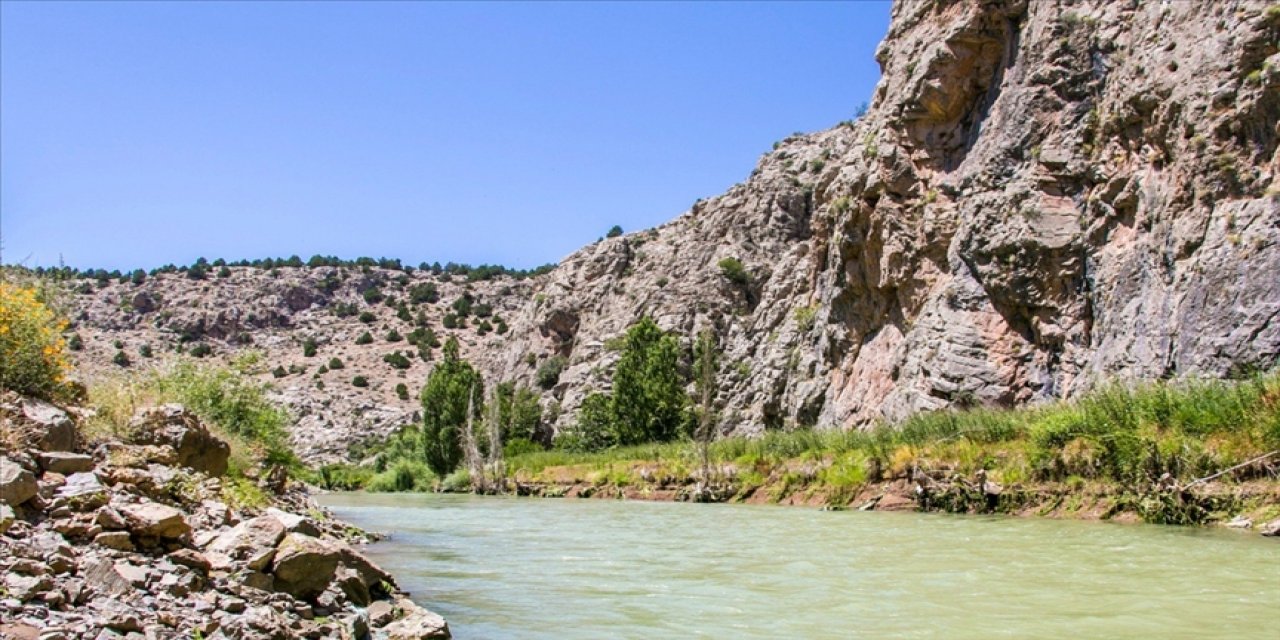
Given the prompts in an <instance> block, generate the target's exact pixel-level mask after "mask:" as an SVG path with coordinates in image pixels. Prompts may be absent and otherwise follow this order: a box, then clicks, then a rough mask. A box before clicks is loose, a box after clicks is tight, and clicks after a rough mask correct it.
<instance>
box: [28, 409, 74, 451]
mask: <svg viewBox="0 0 1280 640" xmlns="http://www.w3.org/2000/svg"><path fill="white" fill-rule="evenodd" d="M22 416H23V417H24V418H26V420H27V425H26V432H27V438H26V440H27V441H28V442H29V443H30V444H32V445H33V446H35V447H37V448H39V449H40V450H41V451H71V450H73V449H75V448H76V425H75V422H73V421H72V420H71V416H69V415H67V412H66V411H63V410H62V409H59V408H58V407H55V406H53V405H51V404H49V403H48V402H44V401H43V400H36V399H34V398H24V399H23V400H22Z"/></svg>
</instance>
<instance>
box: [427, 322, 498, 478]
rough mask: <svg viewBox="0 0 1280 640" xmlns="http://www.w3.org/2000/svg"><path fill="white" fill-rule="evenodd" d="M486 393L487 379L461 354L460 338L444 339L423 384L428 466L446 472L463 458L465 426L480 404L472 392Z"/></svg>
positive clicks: (445, 473)
mask: <svg viewBox="0 0 1280 640" xmlns="http://www.w3.org/2000/svg"><path fill="white" fill-rule="evenodd" d="M472 393H474V394H476V396H477V397H481V398H483V397H484V381H483V380H482V379H481V378H480V374H479V373H478V372H477V371H476V370H475V368H474V367H472V366H471V363H469V362H467V361H466V360H463V359H462V358H461V357H460V356H459V355H458V341H457V339H455V338H452V337H451V338H449V339H448V340H447V341H446V342H445V343H444V349H443V358H442V359H441V360H440V362H439V364H437V365H436V367H435V368H434V369H432V370H431V375H430V376H428V377H427V384H426V386H424V387H423V388H422V396H421V397H422V450H423V454H424V456H425V457H426V461H427V466H428V467H430V468H431V471H432V472H434V473H435V474H436V475H438V476H441V477H443V476H445V475H448V474H449V473H450V472H452V471H453V470H454V469H456V468H457V466H458V463H459V462H461V461H462V442H461V435H462V428H463V427H464V426H465V425H466V423H467V415H468V412H469V411H470V412H471V413H472V414H473V415H472V417H475V416H477V415H479V412H480V407H478V406H475V403H473V402H472V401H471V399H470V396H471V394H472Z"/></svg>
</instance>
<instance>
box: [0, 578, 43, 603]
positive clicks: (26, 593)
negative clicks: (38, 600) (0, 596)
mask: <svg viewBox="0 0 1280 640" xmlns="http://www.w3.org/2000/svg"><path fill="white" fill-rule="evenodd" d="M4 586H5V591H6V592H7V593H8V594H9V596H11V597H14V598H17V599H18V600H21V601H22V602H26V601H28V600H31V599H33V598H35V597H36V594H38V593H40V592H42V591H45V590H47V589H50V588H52V587H53V581H52V580H50V579H49V577H48V576H45V575H38V576H27V575H21V574H18V573H9V574H6V575H5V576H4Z"/></svg>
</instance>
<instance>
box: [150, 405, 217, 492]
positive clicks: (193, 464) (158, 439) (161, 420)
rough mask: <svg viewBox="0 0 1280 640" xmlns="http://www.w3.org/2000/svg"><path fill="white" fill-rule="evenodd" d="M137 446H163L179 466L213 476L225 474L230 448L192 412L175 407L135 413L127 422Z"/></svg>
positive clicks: (164, 406) (156, 408) (161, 407)
mask: <svg viewBox="0 0 1280 640" xmlns="http://www.w3.org/2000/svg"><path fill="white" fill-rule="evenodd" d="M129 428H130V430H131V431H132V432H133V433H135V434H137V435H136V436H135V438H134V439H135V441H136V442H138V443H140V444H154V445H167V446H169V447H172V448H173V450H174V451H175V453H176V460H177V463H178V464H181V465H182V466H185V467H189V468H192V469H195V470H196V471H202V472H204V473H207V474H209V475H210V476H213V477H218V476H221V475H223V474H224V473H226V472H227V461H228V459H229V458H230V456H231V446H230V445H228V444H227V443H226V442H224V441H222V440H221V439H219V438H218V437H217V436H214V435H213V434H212V433H210V432H209V430H208V429H207V428H205V426H204V424H203V423H201V422H200V419H199V418H198V417H197V416H196V415H195V413H193V412H191V411H189V410H187V408H186V407H183V406H182V405H179V404H166V405H163V406H160V407H154V408H149V409H143V410H141V411H139V412H138V413H137V414H136V415H135V416H134V417H133V419H132V420H131V421H130V423H129Z"/></svg>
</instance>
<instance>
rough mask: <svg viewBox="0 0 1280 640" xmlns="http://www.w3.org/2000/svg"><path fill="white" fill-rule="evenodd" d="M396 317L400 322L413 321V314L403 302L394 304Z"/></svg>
mask: <svg viewBox="0 0 1280 640" xmlns="http://www.w3.org/2000/svg"><path fill="white" fill-rule="evenodd" d="M396 317H397V318H399V319H400V320H401V321H402V322H413V314H411V313H409V307H408V306H406V305H405V303H403V302H401V303H400V304H399V305H396Z"/></svg>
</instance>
